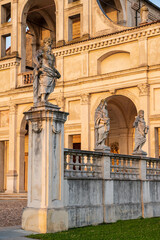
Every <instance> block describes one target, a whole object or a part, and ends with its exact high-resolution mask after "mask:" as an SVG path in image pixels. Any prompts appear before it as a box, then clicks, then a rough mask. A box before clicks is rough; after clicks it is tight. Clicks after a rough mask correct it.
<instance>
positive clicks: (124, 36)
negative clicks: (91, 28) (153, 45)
mask: <svg viewBox="0 0 160 240" xmlns="http://www.w3.org/2000/svg"><path fill="white" fill-rule="evenodd" d="M155 24H156V26H154V23H152V24H151V23H148V24H147V25H145V26H143V27H138V28H130V29H127V30H125V31H123V32H122V31H120V32H117V33H115V34H110V35H106V36H101V37H99V38H94V39H90V40H88V41H82V42H79V43H75V44H72V45H66V46H63V47H61V48H55V49H53V52H54V54H55V57H60V56H70V55H74V54H78V53H82V52H84V51H93V50H97V49H102V48H106V47H110V46H115V45H119V44H124V43H127V42H132V41H136V40H139V39H141V38H144V37H146V38H148V37H151V36H157V35H160V23H159V22H157V23H155Z"/></svg>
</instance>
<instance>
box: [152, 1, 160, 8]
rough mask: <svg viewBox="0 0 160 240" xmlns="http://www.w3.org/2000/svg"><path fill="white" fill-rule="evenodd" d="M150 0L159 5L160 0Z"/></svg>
mask: <svg viewBox="0 0 160 240" xmlns="http://www.w3.org/2000/svg"><path fill="white" fill-rule="evenodd" d="M150 1H151V2H152V3H154V4H156V5H157V6H158V7H160V0H150Z"/></svg>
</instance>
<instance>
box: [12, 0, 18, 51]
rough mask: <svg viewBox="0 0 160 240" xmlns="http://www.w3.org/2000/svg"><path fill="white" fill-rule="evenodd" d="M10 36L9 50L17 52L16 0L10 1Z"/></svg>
mask: <svg viewBox="0 0 160 240" xmlns="http://www.w3.org/2000/svg"><path fill="white" fill-rule="evenodd" d="M11 17H12V37H11V41H12V42H11V51H12V53H16V54H17V53H18V0H13V3H12V16H11Z"/></svg>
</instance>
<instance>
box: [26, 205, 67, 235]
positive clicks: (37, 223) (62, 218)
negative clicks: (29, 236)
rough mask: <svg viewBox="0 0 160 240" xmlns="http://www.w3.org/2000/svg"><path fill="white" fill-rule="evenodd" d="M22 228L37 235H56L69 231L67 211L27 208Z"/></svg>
mask: <svg viewBox="0 0 160 240" xmlns="http://www.w3.org/2000/svg"><path fill="white" fill-rule="evenodd" d="M22 228H23V229H24V230H26V231H33V232H37V233H54V232H60V231H65V230H68V212H67V211H66V210H65V209H36V208H25V209H24V211H23V215H22Z"/></svg>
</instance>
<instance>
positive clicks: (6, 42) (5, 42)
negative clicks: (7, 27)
mask: <svg viewBox="0 0 160 240" xmlns="http://www.w3.org/2000/svg"><path fill="white" fill-rule="evenodd" d="M10 54H11V34H7V35H3V36H2V39H1V57H5V56H8V55H10Z"/></svg>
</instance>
